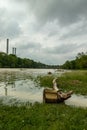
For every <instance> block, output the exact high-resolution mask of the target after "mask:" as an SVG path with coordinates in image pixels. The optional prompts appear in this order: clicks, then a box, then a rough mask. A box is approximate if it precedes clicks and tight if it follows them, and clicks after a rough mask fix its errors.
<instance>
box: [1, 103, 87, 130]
mask: <svg viewBox="0 0 87 130" xmlns="http://www.w3.org/2000/svg"><path fill="white" fill-rule="evenodd" d="M86 128H87V109H82V108H73V107H69V106H66V105H65V104H35V105H34V106H31V107H30V108H26V107H9V106H0V130H86Z"/></svg>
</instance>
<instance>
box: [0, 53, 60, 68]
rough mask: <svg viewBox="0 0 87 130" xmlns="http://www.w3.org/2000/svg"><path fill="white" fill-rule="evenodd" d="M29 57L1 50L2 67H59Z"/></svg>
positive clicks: (0, 60) (0, 62) (0, 66)
mask: <svg viewBox="0 0 87 130" xmlns="http://www.w3.org/2000/svg"><path fill="white" fill-rule="evenodd" d="M57 67H58V66H54V65H46V64H43V63H40V62H35V61H34V60H31V59H27V58H20V57H17V56H16V55H13V54H9V55H8V54H6V53H4V52H0V68H57Z"/></svg>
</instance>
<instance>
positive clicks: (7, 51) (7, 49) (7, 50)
mask: <svg viewBox="0 0 87 130" xmlns="http://www.w3.org/2000/svg"><path fill="white" fill-rule="evenodd" d="M6 53H7V54H8V53H9V39H7V48H6Z"/></svg>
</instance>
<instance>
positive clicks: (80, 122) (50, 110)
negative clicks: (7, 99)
mask: <svg viewBox="0 0 87 130" xmlns="http://www.w3.org/2000/svg"><path fill="white" fill-rule="evenodd" d="M38 78H39V80H40V84H41V86H44V87H52V80H53V78H54V76H52V75H50V76H44V77H38ZM57 82H58V85H59V87H60V88H62V89H63V90H67V91H68V90H71V89H72V90H74V93H78V94H84V95H87V71H73V72H69V73H65V74H63V75H62V76H61V77H58V80H57ZM0 130H87V108H76V107H70V106H67V105H65V104H64V103H60V104H43V103H42V104H39V103H36V104H34V105H30V106H29V107H26V106H22V107H16V106H11V107H10V106H3V105H2V104H1V105H0Z"/></svg>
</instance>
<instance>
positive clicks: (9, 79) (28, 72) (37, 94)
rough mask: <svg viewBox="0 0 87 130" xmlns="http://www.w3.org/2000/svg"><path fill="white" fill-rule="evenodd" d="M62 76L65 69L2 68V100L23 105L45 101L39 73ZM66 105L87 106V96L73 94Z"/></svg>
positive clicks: (0, 85)
mask: <svg viewBox="0 0 87 130" xmlns="http://www.w3.org/2000/svg"><path fill="white" fill-rule="evenodd" d="M48 72H51V73H52V74H53V75H55V76H56V75H57V76H60V75H61V74H62V73H64V72H65V71H60V70H59V71H56V70H54V69H0V102H2V103H3V104H6V105H21V104H26V103H28V102H29V103H35V102H39V103H42V102H43V89H44V87H41V86H40V84H39V81H38V80H37V76H39V75H41V76H42V75H48ZM65 104H66V105H70V106H75V107H87V96H82V95H75V94H73V95H72V96H71V98H69V99H68V100H66V101H65Z"/></svg>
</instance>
